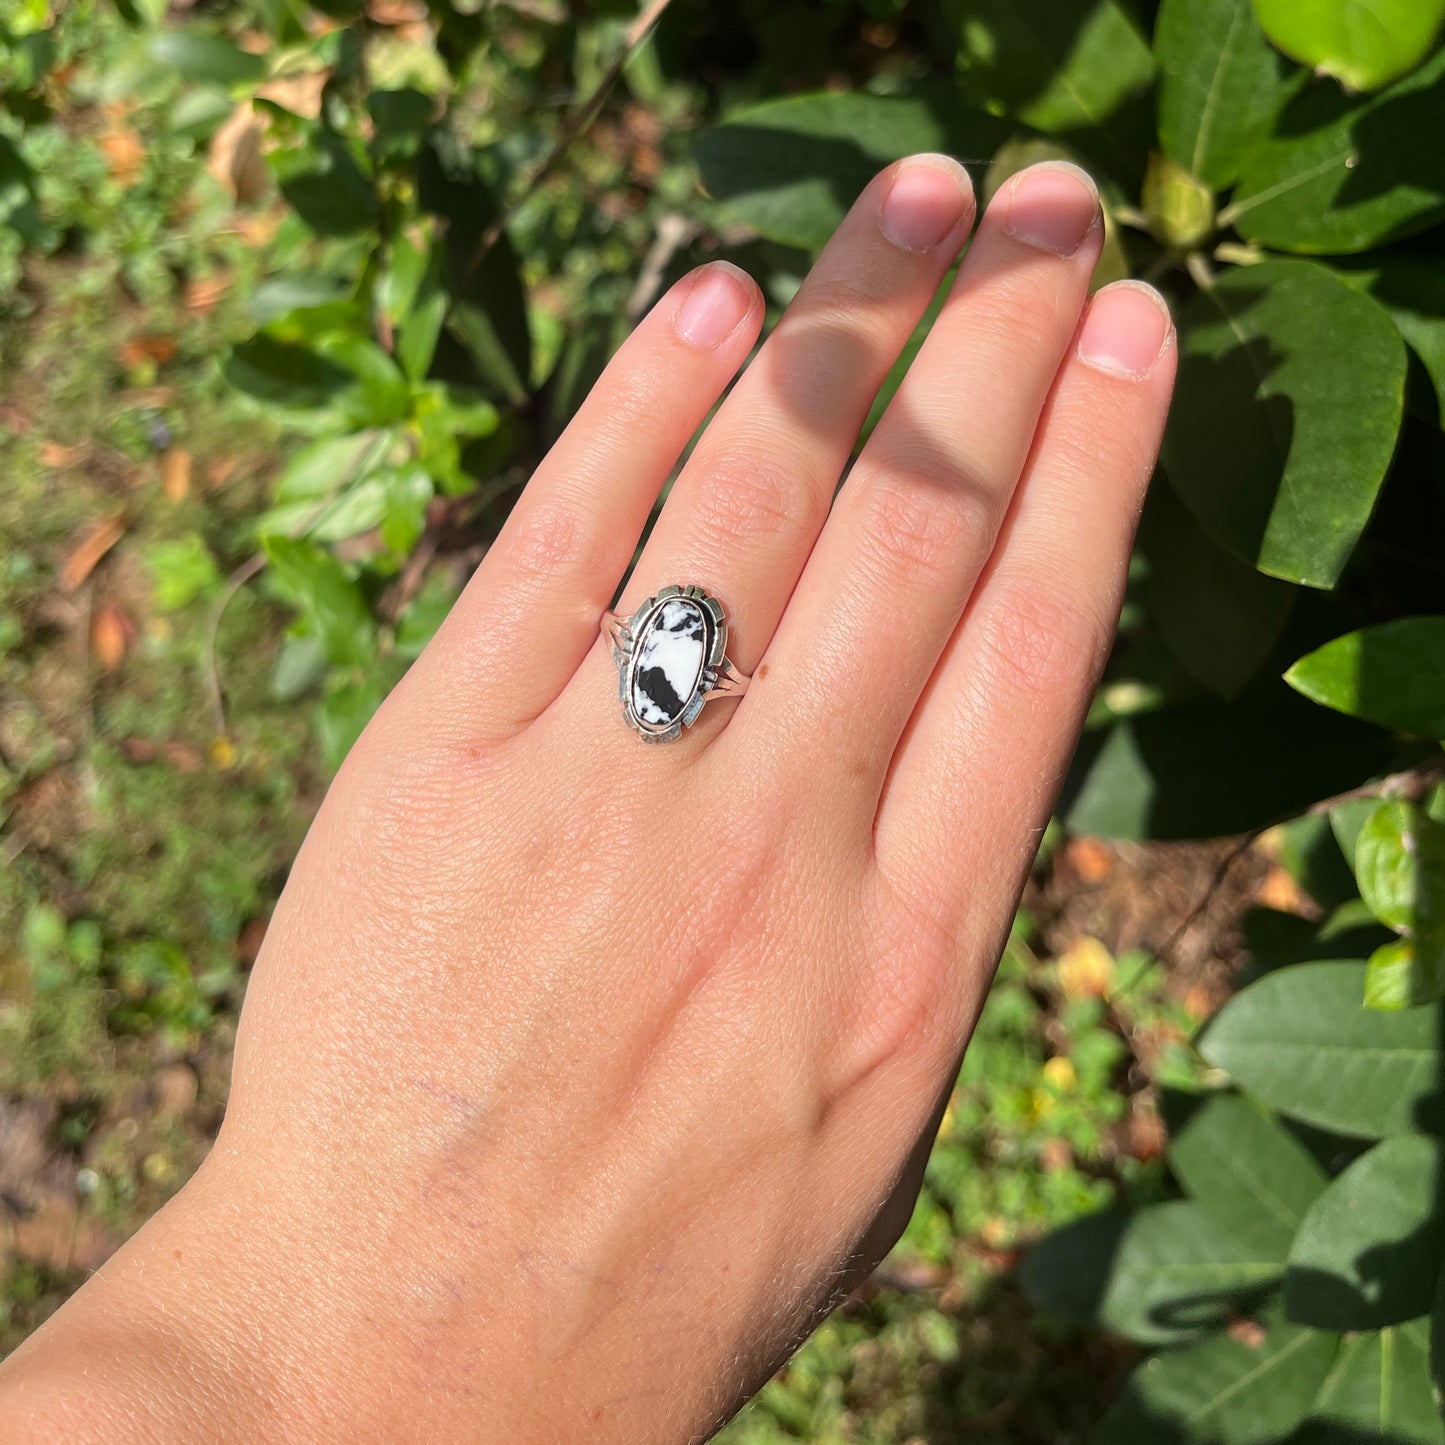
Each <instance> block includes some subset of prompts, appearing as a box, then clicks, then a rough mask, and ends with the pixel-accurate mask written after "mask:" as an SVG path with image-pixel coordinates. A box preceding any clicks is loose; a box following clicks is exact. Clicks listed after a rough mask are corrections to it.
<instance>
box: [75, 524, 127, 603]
mask: <svg viewBox="0 0 1445 1445" xmlns="http://www.w3.org/2000/svg"><path fill="white" fill-rule="evenodd" d="M124 531H125V518H124V516H122V515H121V513H119V512H117V513H116V514H115V515H114V516H113V517H106V518H104V519H102V520H101V521H99V522H97V523H95V525H94V526H93V527H91V529H90V530H89V531H88V532H87V533H86V534H85V536H84V537H82V538H81V539H80V541H79V542H77V543H76V544H75V546H74V547H72V548H71V550H70V555H69V556H68V557H67V558H66V559H65V561H64V562H63V563H62V564H61V567H60V590H61V591H62V592H74V591H75V590H76V588H78V587H79V586H80V584H81V583H82V582H84V581H85V579H86V578H87V577H89V576H90V574H91V573H92V572H93V571H95V564H96V563H97V562H99V561H100V559H101V558H102V557H104V556H105V554H106V553H107V552H109V551H110V549H111V548H112V547H114V546H115V544H116V543H117V542H118V541H120V538H121V534H122V533H123V532H124Z"/></svg>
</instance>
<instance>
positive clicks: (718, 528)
mask: <svg viewBox="0 0 1445 1445" xmlns="http://www.w3.org/2000/svg"><path fill="white" fill-rule="evenodd" d="M696 495H697V501H696V506H695V508H694V511H695V516H694V518H693V519H692V522H691V526H692V527H693V529H694V530H697V531H699V532H700V533H701V538H702V542H703V544H704V545H705V546H710V547H713V548H722V549H726V550H728V551H731V550H732V548H733V547H734V546H735V544H736V539H737V538H738V537H746V538H748V539H749V541H751V542H759V541H762V542H767V541H771V540H774V539H777V540H783V539H787V538H790V537H792V536H794V535H796V534H797V533H798V532H799V531H800V529H801V527H802V525H803V521H804V516H805V514H806V512H807V510H808V508H807V506H806V499H805V497H804V495H803V484H802V482H801V481H800V470H799V469H798V468H797V467H794V466H790V465H788V464H787V463H785V462H784V461H783V460H782V459H780V458H779V457H778V456H776V455H775V454H774V453H772V452H770V451H769V450H767V449H766V448H764V447H757V448H751V449H749V450H748V451H747V452H742V451H739V452H735V453H733V454H731V455H730V456H728V457H727V458H724V459H723V460H722V461H721V462H720V463H719V465H718V466H717V467H716V468H715V469H713V470H712V471H710V473H709V475H708V476H707V477H706V478H704V479H702V480H701V484H700V485H699V487H698V489H697V494H696Z"/></svg>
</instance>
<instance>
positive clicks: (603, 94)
mask: <svg viewBox="0 0 1445 1445" xmlns="http://www.w3.org/2000/svg"><path fill="white" fill-rule="evenodd" d="M671 3H672V0H649V3H648V4H647V5H646V6H645V7H644V8H643V10H642V12H641V14H639V15H638V17H637V19H635V20H634V21H633V22H632V24H631V25H629V26H628V27H627V34H626V35H625V36H624V37H623V41H622V47H621V49H620V50H619V51H618V52H617V54H616V56H615V57H614V58H613V61H612V64H611V65H609V66H608V67H607V69H606V71H604V72H603V75H602V79H601V80H599V81H598V82H597V84H596V86H595V87H594V88H593V91H592V94H591V95H589V96H588V97H587V99H586V100H585V101H583V103H582V104H581V105H580V106H578V107H577V109H576V110H574V111H573V112H572V114H571V116H570V117H569V118H568V120H567V122H566V124H565V125H564V126H563V127H562V134H561V135H560V136H558V137H557V142H556V144H555V145H554V146H553V147H552V149H551V150H550V151H549V152H548V153H547V155H546V156H545V158H544V159H543V160H542V161H541V162H540V163H539V164H538V165H537V166H536V167H535V168H534V169H533V171H532V173H531V175H529V176H528V177H527V180H526V183H525V184H524V185H523V187H522V189H521V191H520V193H519V194H518V195H517V196H516V197H515V198H514V199H513V200H512V201H511V202H510V204H508V205H507V206H505V207H503V209H502V211H501V213H500V214H499V215H498V216H497V218H496V219H495V220H494V221H493V222H492V223H491V225H489V226H488V227H487V229H486V230H485V231H483V232H482V235H481V239H480V240H479V241H478V242H477V245H476V249H475V250H474V251H473V252H472V255H471V259H470V260H469V261H468V262H467V267H466V270H465V271H464V272H463V273H462V282H463V285H465V283H466V282H467V281H469V280H470V279H471V278H472V276H473V274H474V273H475V272H476V269H477V267H478V266H480V265H481V264H482V262H483V261H485V260H486V259H487V254H488V252H490V251H491V249H492V247H493V246H495V245H496V244H497V242H498V241H500V240H501V238H502V233H503V232H504V231H505V230H506V229H507V227H508V225H510V224H511V222H512V220H513V218H514V217H515V216H516V214H517V212H518V211H519V210H520V209H521V208H522V206H523V205H525V204H526V202H527V201H528V200H529V199H530V198H531V196H532V195H533V194H534V193H535V192H536V190H537V188H538V187H539V186H541V184H542V183H543V182H544V181H545V180H546V179H547V178H548V177H549V176H550V175H551V174H552V172H553V171H554V170H556V168H557V166H558V165H559V164H560V163H561V161H562V158H563V157H564V156H565V155H566V154H567V152H568V150H569V149H570V148H571V146H572V142H573V141H575V140H576V139H577V138H578V136H580V135H581V134H582V133H583V132H584V131H585V130H586V129H587V127H588V126H589V125H591V124H592V122H593V120H594V119H595V118H596V116H597V112H598V111H599V110H600V109H601V108H602V102H603V101H604V100H606V99H607V94H608V92H609V91H610V90H611V89H612V87H613V86H614V85H615V84H616V83H617V77H618V76H620V75H621V74H622V70H623V67H624V66H625V65H626V64H627V62H628V61H629V60H631V59H632V56H633V53H634V52H635V51H636V50H637V48H638V46H640V45H641V44H642V42H643V41H644V40H646V39H647V35H648V32H649V31H650V30H651V29H652V27H653V26H654V25H656V24H657V22H658V21H659V20H660V19H661V18H662V13H663V11H664V10H666V9H667V7H668V6H669V5H670V4H671ZM458 289H461V288H458Z"/></svg>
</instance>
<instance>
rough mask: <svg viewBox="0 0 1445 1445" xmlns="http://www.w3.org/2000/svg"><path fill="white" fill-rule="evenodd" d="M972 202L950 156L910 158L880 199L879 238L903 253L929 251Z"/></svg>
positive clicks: (960, 171)
mask: <svg viewBox="0 0 1445 1445" xmlns="http://www.w3.org/2000/svg"><path fill="white" fill-rule="evenodd" d="M972 200H973V183H972V182H971V181H970V180H969V178H968V172H967V171H966V170H964V168H963V167H962V166H961V165H959V163H958V162H957V161H956V160H954V159H953V158H952V157H951V156H940V155H922V156H912V157H910V158H909V159H908V160H906V161H904V162H903V163H902V164H901V165H900V166H899V167H898V169H897V170H896V171H895V172H894V175H893V184H892V185H891V186H889V188H888V194H887V195H886V196H884V198H883V212H882V216H881V220H882V223H883V234H884V235H885V236H887V237H888V239H889V240H890V241H892V242H893V244H894V245H895V246H898V247H901V248H902V249H903V250H905V251H917V252H923V251H931V250H933V248H934V247H935V246H937V245H938V244H939V242H940V241H942V240H944V239H945V238H946V237H947V236H949V235H950V234H951V233H952V232H953V230H954V228H955V227H956V226H957V225H958V223H959V222H960V221H961V220H962V219H963V213H964V211H965V210H966V209H967V208H968V206H969V204H970V203H971V201H972Z"/></svg>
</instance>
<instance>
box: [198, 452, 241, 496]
mask: <svg viewBox="0 0 1445 1445" xmlns="http://www.w3.org/2000/svg"><path fill="white" fill-rule="evenodd" d="M240 465H241V459H240V457H214V458H212V459H211V460H210V461H209V462H207V463H206V485H207V486H208V487H210V488H212V489H214V488H216V487H224V486H225V485H226V483H227V482H229V481H230V480H231V478H232V477H234V476H235V475H236V469H237V468H238V467H239V466H240Z"/></svg>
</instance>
